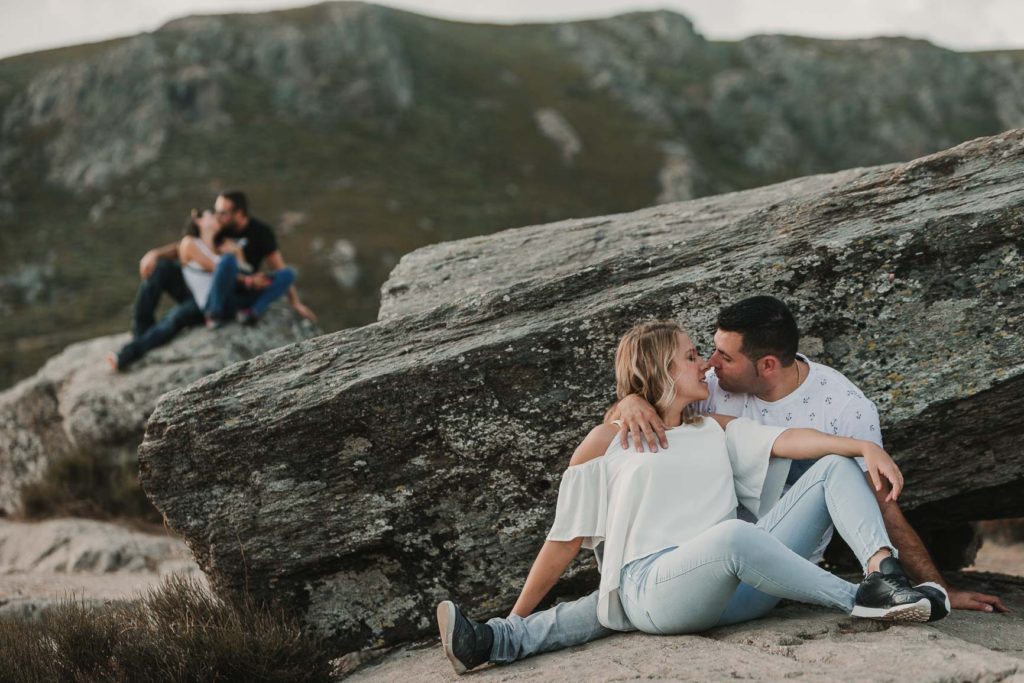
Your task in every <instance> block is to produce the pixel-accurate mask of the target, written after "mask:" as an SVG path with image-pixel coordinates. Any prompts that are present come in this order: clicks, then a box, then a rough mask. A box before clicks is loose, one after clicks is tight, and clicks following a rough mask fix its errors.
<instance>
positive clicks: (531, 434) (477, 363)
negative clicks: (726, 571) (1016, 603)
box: [140, 131, 1024, 649]
mask: <svg viewBox="0 0 1024 683" xmlns="http://www.w3.org/2000/svg"><path fill="white" fill-rule="evenodd" d="M1022 209H1024V131H1011V132H1008V133H1006V134H1003V135H1000V136H997V137H993V138H985V139H978V140H974V141H971V142H968V143H965V144H963V145H961V146H959V147H956V148H953V149H951V150H948V151H945V152H941V153H938V154H935V155H932V156H929V157H925V158H922V159H919V160H917V161H914V162H911V163H908V164H902V165H892V166H885V167H878V168H871V169H856V170H852V171H847V172H842V173H839V174H836V175H832V176H818V177H812V178H806V179H801V180H798V181H793V182H790V183H786V184H783V185H779V186H773V187H768V188H763V189H760V190H753V191H748V192H744V193H740V194H732V195H723V196H719V197H714V198H708V199H702V200H695V201H690V202H685V203H680V204H673V205H666V206H661V207H657V208H654V209H648V210H645V211H640V212H636V213H632V214H623V215H619V216H608V217H604V218H598V219H588V220H581V221H567V222H562V223H556V224H552V225H547V226H539V227H531V228H525V229H522V230H513V231H508V232H504V233H500V234H498V235H495V236H492V237H489V238H477V239H471V240H466V241H462V242H456V243H452V244H447V245H440V246H437V247H433V248H431V249H428V250H425V251H424V252H421V253H417V254H413V255H410V256H408V257H406V258H405V259H403V261H402V263H401V264H400V265H399V267H398V268H397V269H396V271H395V277H394V278H393V279H392V280H391V281H390V283H389V284H388V285H387V286H386V287H385V303H384V306H383V307H382V321H381V322H379V323H376V324H373V325H368V326H366V327H363V328H359V329H354V330H346V331H343V332H338V333H335V334H332V335H325V336H323V337H320V338H317V339H313V340H309V341H306V342H303V343H301V344H297V345H294V346H290V347H287V348H285V349H278V350H276V351H272V352H270V353H267V354H264V355H262V356H259V357H258V358H255V359H253V360H251V361H249V362H246V363H242V364H238V365H235V366H232V367H230V368H227V369H225V370H224V371H222V372H219V373H217V374H214V375H211V376H209V377H206V378H204V379H202V380H200V381H198V382H196V383H194V384H192V385H190V386H189V387H187V388H184V389H180V390H176V391H173V392H170V393H168V394H166V395H165V396H164V397H163V398H162V399H161V401H160V403H159V405H158V406H157V408H156V410H155V411H154V414H153V416H152V418H151V419H150V421H149V423H148V425H147V428H146V438H145V441H144V443H143V445H142V446H141V448H140V463H141V468H142V469H141V475H142V482H143V485H144V486H145V487H146V490H147V492H148V493H149V494H150V496H151V498H152V499H153V501H154V502H155V503H156V505H157V506H158V507H159V508H160V510H161V511H163V512H164V514H165V515H166V518H167V520H168V522H169V523H170V524H171V526H172V527H173V528H174V529H175V530H176V531H178V532H180V533H181V534H182V535H183V536H184V538H185V539H186V541H187V542H188V544H189V546H190V547H191V548H192V550H193V551H194V553H195V556H196V558H197V561H198V562H199V565H200V566H201V567H202V568H203V569H204V571H206V572H207V573H208V574H209V576H210V577H211V580H212V582H213V584H214V586H215V588H218V589H221V590H229V591H230V590H235V591H238V590H243V589H247V590H249V591H251V592H253V593H255V594H256V595H257V596H260V597H264V598H277V599H283V600H284V601H285V602H286V603H287V604H289V605H292V606H293V607H294V608H295V609H297V610H299V611H300V612H301V613H303V614H304V616H305V618H306V619H307V621H308V622H309V623H311V624H312V625H314V626H315V627H316V628H317V629H318V630H320V631H321V632H322V633H324V634H326V635H327V636H329V637H330V638H332V639H333V642H334V643H335V644H336V645H337V646H338V647H339V648H343V649H357V648H362V647H367V646H379V645H384V644H388V643H394V642H398V641H402V640H407V639H410V638H413V637H418V636H421V635H422V634H424V633H428V632H429V631H430V630H431V629H432V628H433V626H432V623H431V618H432V607H433V605H434V603H435V602H436V601H437V600H438V599H439V598H442V597H447V596H454V597H456V598H457V599H459V600H460V601H461V602H462V603H464V604H466V605H467V606H468V608H469V609H470V611H472V612H473V613H475V614H478V615H481V616H483V615H486V614H500V613H506V612H507V610H508V609H509V607H510V606H511V604H512V602H513V601H514V598H515V596H516V595H517V593H518V590H519V588H520V586H521V582H522V580H523V577H524V576H525V575H526V572H527V569H528V567H529V564H530V562H531V560H532V558H533V556H534V554H535V552H536V550H537V548H538V546H539V544H540V542H541V539H543V537H544V534H545V532H546V531H547V527H548V525H549V524H550V521H551V519H552V515H553V506H554V502H555V499H556V491H557V487H558V481H559V477H560V473H561V471H562V469H563V468H564V466H565V463H566V462H567V461H568V459H569V456H570V454H571V452H572V450H573V448H574V446H575V445H576V443H578V441H579V439H580V438H582V436H583V435H584V434H585V433H586V432H587V431H588V430H589V429H590V428H591V427H592V426H593V425H594V424H596V423H598V422H599V421H600V420H601V418H602V415H603V413H604V410H605V409H606V408H607V406H608V405H609V403H610V402H611V400H612V398H613V393H612V392H613V383H612V357H613V351H614V348H615V344H616V342H617V340H618V338H619V336H620V335H621V334H622V332H624V331H625V330H626V329H627V328H628V327H629V326H630V325H632V324H633V323H634V322H636V321H637V320H640V319H644V318H650V317H670V316H679V317H681V318H682V320H683V322H684V324H685V326H686V327H687V328H689V329H690V330H692V331H694V333H695V336H696V340H697V342H698V344H700V345H704V346H705V347H706V346H707V343H708V342H709V338H710V333H711V331H712V325H713V320H714V317H715V314H716V312H717V310H718V309H719V308H720V307H721V306H722V305H723V304H727V303H730V302H732V301H734V300H736V299H737V298H739V297H742V296H744V295H749V294H752V293H756V292H772V293H775V294H777V295H780V296H782V297H784V298H785V299H787V300H788V301H789V302H790V303H791V304H792V305H793V307H794V308H795V310H796V313H797V315H798V318H799V319H800V321H801V324H802V329H803V331H804V333H805V335H807V336H806V339H805V344H804V348H805V349H807V350H810V349H812V348H813V349H815V350H814V351H813V352H812V353H813V355H814V356H815V357H817V358H819V359H820V360H823V361H825V362H828V363H830V364H832V365H834V366H836V367H838V368H840V369H842V370H843V371H844V372H846V373H847V374H848V376H849V377H850V378H851V379H852V380H853V381H854V382H855V383H857V384H859V385H860V386H861V387H862V388H863V389H864V391H865V392H866V393H867V395H868V396H869V397H871V398H872V399H874V400H875V401H876V402H877V403H878V406H879V408H880V410H881V413H882V416H883V429H884V430H885V438H886V443H887V445H888V447H889V448H890V450H891V452H892V453H893V454H894V456H895V458H896V459H897V461H898V462H899V463H900V465H901V467H902V468H903V471H904V473H905V475H906V477H907V481H908V487H907V490H906V491H905V492H904V496H903V497H902V498H901V501H902V502H903V503H904V508H905V509H908V510H911V511H913V512H914V513H916V515H917V517H916V519H917V521H918V523H919V524H920V525H922V526H928V525H931V526H934V527H936V528H942V527H948V526H949V525H951V524H955V523H959V522H961V521H965V520H974V519H983V518H1000V517H1012V516H1020V515H1021V514H1022V513H1024V496H1021V495H1020V493H1021V489H1022V483H1024V456H1022V454H1021V451H1020V448H1019V440H1020V434H1021V431H1022V427H1024V401H1021V400H1020V399H1021V393H1022V387H1024V364H1022V363H1021V358H1022V357H1024V339H1022V336H1021V333H1020V327H1021V317H1022V315H1024V298H1022V297H1021V296H1020V289H1021V286H1022V284H1024V262H1022V260H1021V256H1020V253H1019V252H1020V249H1021V240H1022V235H1024V210H1022ZM961 561H963V558H962V557H961ZM569 575H570V578H572V577H576V578H578V579H579V580H580V581H582V582H583V583H580V584H577V585H576V586H575V588H574V590H580V589H581V588H582V586H584V585H586V586H590V585H593V582H594V576H593V568H592V565H591V564H590V563H587V562H583V563H580V564H578V565H574V566H573V567H572V568H571V569H570V572H569ZM572 590H573V589H568V590H566V591H565V592H572Z"/></svg>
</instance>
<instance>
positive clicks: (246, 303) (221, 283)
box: [204, 254, 295, 320]
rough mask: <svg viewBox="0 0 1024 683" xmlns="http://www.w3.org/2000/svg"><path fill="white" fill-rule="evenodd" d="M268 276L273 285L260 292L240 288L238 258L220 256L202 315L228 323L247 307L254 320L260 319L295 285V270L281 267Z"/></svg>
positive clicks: (259, 290)
mask: <svg viewBox="0 0 1024 683" xmlns="http://www.w3.org/2000/svg"><path fill="white" fill-rule="evenodd" d="M270 277H271V278H273V280H272V282H271V283H270V285H269V286H268V287H265V288H263V289H245V288H244V287H239V286H238V259H236V258H235V256H234V254H225V255H224V256H221V257H220V261H219V262H218V263H217V269H216V270H214V271H213V287H212V288H211V289H210V297H209V298H208V299H207V300H206V308H205V309H204V313H205V314H206V316H207V317H209V318H213V319H215V320H228V319H230V318H232V317H234V315H235V313H237V312H238V311H240V310H242V309H246V308H248V309H249V310H250V311H252V313H253V315H255V316H256V317H260V316H262V315H263V314H264V313H266V312H267V308H268V307H269V306H270V304H271V303H273V302H274V301H276V300H277V299H279V298H281V297H282V296H284V295H285V294H286V293H287V292H288V288H289V287H291V286H292V284H293V283H294V282H295V270H294V269H293V268H282V269H281V270H279V271H277V272H275V273H273V274H272V275H271V276H270Z"/></svg>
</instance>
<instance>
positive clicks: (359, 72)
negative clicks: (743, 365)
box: [0, 3, 1024, 387]
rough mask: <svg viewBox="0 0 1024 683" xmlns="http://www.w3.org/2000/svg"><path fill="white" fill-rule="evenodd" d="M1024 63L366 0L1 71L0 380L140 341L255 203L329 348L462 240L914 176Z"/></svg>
mask: <svg viewBox="0 0 1024 683" xmlns="http://www.w3.org/2000/svg"><path fill="white" fill-rule="evenodd" d="M1022 64H1024V58H1022V56H1021V55H1020V54H1014V53H1002V54H958V53H954V52H950V51H947V50H943V49H940V48H937V47H934V46H932V45H930V44H928V43H924V42H920V41H910V40H903V39H884V40H882V39H880V40H865V41H852V42H836V41H821V40H809V39H804V38H793V37H783V36H761V37H757V38H751V39H749V40H744V41H741V42H736V43H718V42H709V41H707V40H706V39H704V38H703V37H702V36H701V35H699V34H698V33H696V32H695V31H694V29H693V26H692V25H691V24H690V22H689V21H688V20H687V19H686V18H684V17H682V16H679V15H677V14H672V13H669V12H653V13H638V14H629V15H623V16H619V17H614V18H611V19H602V20H596V21H582V22H574V23H569V24H552V25H523V26H488V25H473V24H464V23H457V22H448V21H440V20H436V19H431V18H427V17H422V16H417V15H413V14H408V13H404V12H399V11H396V10H391V9H385V8H381V7H376V6H373V5H364V4H359V3H331V4H324V5H318V6H315V7H309V8H304V9H296V10H288V11H282V12H273V13H267V14H254V15H234V16H207V17H193V18H188V19H182V20H180V21H175V22H172V23H170V24H168V25H167V26H165V27H163V28H162V29H160V30H158V31H155V32H153V33H150V34H144V35H139V36H135V37H131V38H126V39H120V40H114V41H109V42H106V43H99V44H94V45H83V46H77V47H72V48H65V49H59V50H52V51H48V52H41V53H37V54H30V55H24V56H20V57H15V58H10V59H5V60H2V61H0V249H2V250H3V253H4V254H6V255H7V258H6V259H5V260H4V263H3V264H2V265H0V316H2V318H3V320H4V323H5V324H4V325H3V326H2V329H0V387H2V386H6V385H8V384H10V383H11V381H13V380H14V379H15V378H19V377H24V376H27V375H28V374H30V373H31V372H32V371H34V370H35V369H36V368H37V367H38V366H39V365H41V364H42V361H43V360H44V359H45V358H47V357H49V356H50V355H53V353H55V352H56V351H57V350H59V349H60V348H63V347H64V346H65V345H66V344H67V343H69V342H70V341H74V340H78V339H84V338H88V337H92V336H96V335H99V334H107V333H112V332H116V331H120V330H122V329H124V328H125V327H126V326H127V318H128V310H129V304H130V301H131V298H132V293H133V291H134V287H135V284H136V280H137V275H136V263H137V260H138V258H139V256H140V254H141V253H142V252H143V251H144V250H145V249H146V248H147V247H148V246H150V245H153V244H158V243H163V242H165V241H168V240H171V239H173V238H175V237H176V236H177V234H178V232H179V230H180V224H181V223H182V218H183V217H184V215H185V213H186V211H187V209H188V208H189V207H191V206H195V205H208V204H209V203H210V202H211V200H212V195H213V193H214V192H215V191H216V190H217V189H218V188H222V187H223V186H225V185H233V186H241V187H243V188H245V189H246V190H248V191H249V192H250V193H251V195H252V197H253V199H254V211H255V213H256V214H257V215H259V216H261V217H263V218H265V219H268V220H270V221H271V222H273V223H275V224H276V225H277V226H279V230H280V236H281V243H282V246H283V249H284V254H285V256H286V258H287V259H288V260H289V261H291V262H293V263H295V264H297V265H298V266H299V267H300V269H301V286H302V289H303V290H304V291H305V292H306V298H307V299H308V300H309V303H311V304H312V305H313V307H314V308H315V309H316V310H317V311H318V312H319V313H320V314H321V316H322V319H323V323H324V326H325V328H326V329H338V328H341V327H345V326H351V325H357V324H365V323H367V322H370V321H371V320H373V319H374V318H375V316H376V312H377V304H378V288H379V286H380V285H381V283H382V282H383V281H384V280H385V278H386V276H387V273H388V272H389V271H390V269H391V268H392V267H393V266H394V264H395V263H396V262H397V260H398V258H399V257H400V256H402V255H403V254H405V253H407V252H409V251H411V250H413V249H414V248H416V247H420V246H423V245H426V244H431V243H436V242H439V241H443V240H450V239H455V238H461V237H467V236H472V235H480V234H488V233H492V232H494V231H496V230H498V229H501V228H507V227H512V226H516V225H529V224H535V223H540V222H545V221H550V220H555V219H561V218H567V217H582V216H594V215H604V214H609V213H615V212H620V211H626V210H633V209H637V208H640V207H643V206H649V205H651V204H654V203H657V202H662V201H670V200H679V199H687V198H692V197H699V196H705V195H709V194H714V193H719V192H724V191H730V190H737V189H743V188H749V187H754V186H760V185H763V184H766V183H770V182H775V181H779V180H783V179H787V178H791V177H795V176H800V175H805V174H808V173H816V172H824V171H835V170H838V169H842V168H849V167H855V166H862V165H871V164H878V163H884V162H891V161H899V160H906V159H911V158H914V157H918V156H920V155H922V154H926V153H929V152H932V151H935V150H938V149H942V148H945V147H948V146H950V145H952V144H955V143H957V142H959V141H961V140H964V139H968V138H972V137H975V136H979V135H988V134H993V133H996V132H999V131H1002V130H1005V129H1007V128H1011V127H1016V126H1022V125H1024V69H1022Z"/></svg>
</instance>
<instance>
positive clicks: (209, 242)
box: [178, 209, 245, 310]
mask: <svg viewBox="0 0 1024 683" xmlns="http://www.w3.org/2000/svg"><path fill="white" fill-rule="evenodd" d="M192 225H193V226H195V231H194V234H187V235H185V237H183V238H182V239H181V242H180V243H179V244H178V260H179V261H181V272H182V275H184V277H185V284H186V285H188V288H189V291H191V292H192V298H193V299H195V301H196V305H198V306H199V309H200V310H203V309H204V308H205V307H206V301H207V299H208V298H209V296H210V289H211V288H212V287H213V271H214V270H215V269H216V268H217V262H218V261H220V257H221V255H222V254H228V253H231V254H234V255H235V258H237V259H238V262H239V266H240V267H243V269H244V264H245V254H244V253H243V252H242V249H241V247H239V246H238V244H237V243H236V242H235V241H234V240H229V239H221V238H219V237H218V233H219V232H220V230H221V227H220V222H219V221H218V220H217V217H216V216H215V215H214V213H213V211H211V210H209V209H206V210H205V211H203V212H201V213H199V212H197V211H193V220H192Z"/></svg>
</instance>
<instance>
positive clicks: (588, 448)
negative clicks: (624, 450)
mask: <svg viewBox="0 0 1024 683" xmlns="http://www.w3.org/2000/svg"><path fill="white" fill-rule="evenodd" d="M618 433H619V428H618V427H616V426H615V425H613V424H599V425H598V426H596V427H594V428H593V429H591V430H590V433H589V434H587V437H586V438H585V439H583V441H582V443H580V445H579V446H577V447H576V451H575V452H574V453H573V454H572V458H571V459H570V460H569V466H570V467H571V466H573V465H582V464H583V463H585V462H588V461H590V460H593V459H594V458H599V457H601V456H602V455H604V454H605V453H606V452H607V451H608V446H609V445H611V443H612V439H614V438H615V435H616V434H618Z"/></svg>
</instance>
